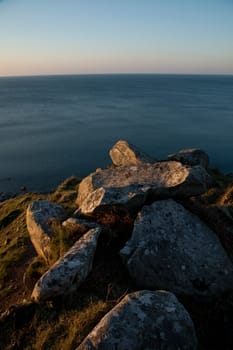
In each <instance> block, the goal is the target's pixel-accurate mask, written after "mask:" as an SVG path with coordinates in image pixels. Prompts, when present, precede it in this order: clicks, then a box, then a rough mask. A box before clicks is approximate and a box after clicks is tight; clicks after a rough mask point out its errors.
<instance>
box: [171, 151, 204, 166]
mask: <svg viewBox="0 0 233 350" xmlns="http://www.w3.org/2000/svg"><path fill="white" fill-rule="evenodd" d="M168 159H169V160H176V161H178V162H181V163H182V164H189V165H201V166H203V167H204V168H207V167H208V165H209V157H208V155H207V153H206V152H205V151H203V150H202V149H198V148H190V149H182V150H180V151H179V152H177V153H174V154H170V155H169V156H168Z"/></svg>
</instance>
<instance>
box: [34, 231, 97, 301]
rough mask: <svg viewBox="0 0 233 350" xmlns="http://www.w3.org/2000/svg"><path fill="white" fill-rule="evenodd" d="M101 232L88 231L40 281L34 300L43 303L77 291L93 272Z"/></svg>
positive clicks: (35, 288) (36, 286)
mask: <svg viewBox="0 0 233 350" xmlns="http://www.w3.org/2000/svg"><path fill="white" fill-rule="evenodd" d="M100 231H101V230H100V229H99V228H96V229H92V230H90V231H88V232H87V233H86V234H85V235H84V236H83V237H81V238H80V239H79V240H78V241H77V242H76V243H75V244H74V245H73V246H72V247H71V248H70V250H69V251H68V252H67V253H66V254H65V255H64V256H63V257H62V258H61V259H59V260H58V261H57V262H56V263H55V264H54V265H53V266H52V267H51V268H50V269H49V270H48V271H47V272H46V273H45V274H44V275H43V276H42V277H41V278H40V279H39V281H38V282H37V283H36V285H35V287H34V290H33V292H32V296H31V297H32V300H34V301H36V302H42V301H46V300H51V299H53V298H55V297H57V296H62V295H66V294H70V293H72V292H74V291H76V290H77V288H78V287H79V286H80V285H81V284H82V283H83V282H84V280H85V279H86V277H87V276H88V274H89V273H90V271H91V270H92V264H93V260H94V255H95V251H96V247H97V242H98V238H99V235H100Z"/></svg>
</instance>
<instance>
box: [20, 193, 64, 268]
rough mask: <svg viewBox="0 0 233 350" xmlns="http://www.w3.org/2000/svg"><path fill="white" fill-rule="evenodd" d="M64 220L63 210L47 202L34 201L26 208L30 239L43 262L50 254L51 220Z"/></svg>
mask: <svg viewBox="0 0 233 350" xmlns="http://www.w3.org/2000/svg"><path fill="white" fill-rule="evenodd" d="M64 218H65V211H64V209H63V208H62V207H61V206H60V205H57V204H55V203H52V202H49V201H47V200H38V201H35V202H33V203H31V204H30V205H29V206H28V208H27V212H26V221H27V229H28V232H29V235H30V239H31V241H32V244H33V245H34V248H35V250H36V252H37V253H38V255H39V256H41V257H42V258H43V259H44V260H45V261H48V259H49V256H50V253H51V246H50V245H51V238H52V235H53V232H52V229H51V225H50V223H51V219H56V220H58V221H62V220H64Z"/></svg>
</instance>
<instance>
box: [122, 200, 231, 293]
mask: <svg viewBox="0 0 233 350" xmlns="http://www.w3.org/2000/svg"><path fill="white" fill-rule="evenodd" d="M120 255H121V257H122V259H123V261H124V263H125V265H126V267H127V269H128V272H129V274H130V276H131V278H132V279H133V280H134V281H135V283H136V284H137V285H139V286H140V287H142V288H154V289H166V290H170V291H171V292H173V293H176V294H186V295H191V296H197V297H199V296H203V297H211V296H213V297H214V296H218V295H220V294H221V293H222V292H224V291H226V290H228V289H232V288H233V266H232V263H231V261H230V259H229V257H228V256H227V254H226V252H225V250H224V249H223V247H222V246H221V244H220V242H219V239H218V238H217V236H216V235H215V233H213V232H212V231H211V230H210V229H209V228H208V227H207V226H206V225H205V224H204V223H203V222H202V221H201V220H200V219H199V218H198V217H196V216H195V215H193V214H191V213H190V212H188V211H187V210H186V209H184V207H183V206H181V205H180V204H178V203H176V202H175V201H174V200H172V199H171V200H163V201H157V202H155V203H153V204H152V205H151V206H145V207H143V209H142V211H141V212H140V213H139V214H138V217H137V219H136V221H135V225H134V230H133V234H132V237H131V238H130V240H129V241H128V242H127V243H126V245H125V247H124V248H123V249H122V250H121V251H120Z"/></svg>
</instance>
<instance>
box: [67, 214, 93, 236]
mask: <svg viewBox="0 0 233 350" xmlns="http://www.w3.org/2000/svg"><path fill="white" fill-rule="evenodd" d="M62 226H63V227H65V228H68V229H69V230H71V231H74V232H76V231H78V232H83V233H84V232H87V231H88V230H89V229H91V228H97V227H99V225H98V224H97V223H96V222H95V221H88V220H85V219H80V218H74V217H71V218H68V219H67V220H65V221H63V223H62Z"/></svg>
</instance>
